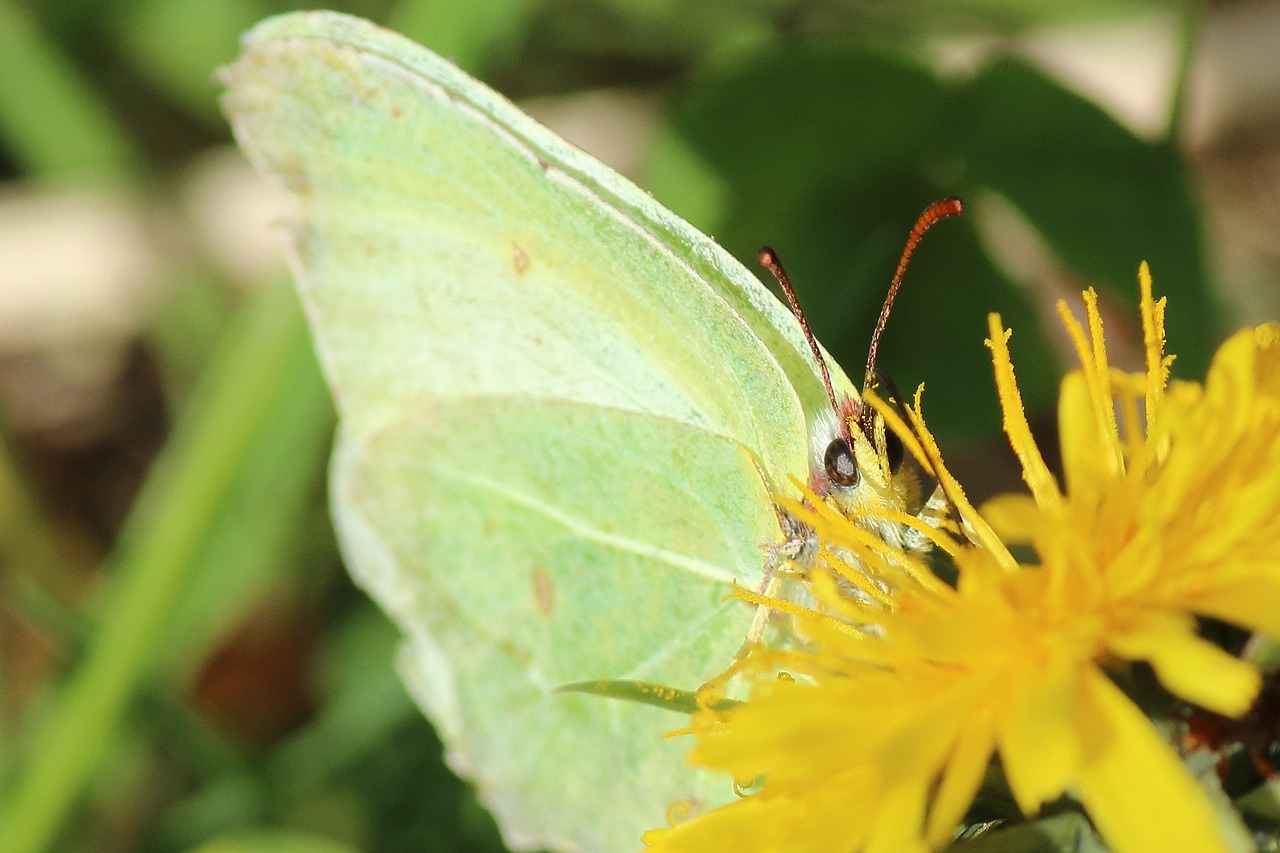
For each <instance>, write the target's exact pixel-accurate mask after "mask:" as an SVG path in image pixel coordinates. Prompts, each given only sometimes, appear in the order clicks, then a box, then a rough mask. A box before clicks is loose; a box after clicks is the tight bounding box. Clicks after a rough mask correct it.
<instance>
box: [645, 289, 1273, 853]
mask: <svg viewBox="0 0 1280 853" xmlns="http://www.w3.org/2000/svg"><path fill="white" fill-rule="evenodd" d="M1139 280H1140V284H1141V288H1142V301H1141V311H1142V317H1143V328H1144V332H1145V335H1144V337H1145V344H1146V370H1145V372H1143V373H1140V374H1126V373H1123V372H1120V371H1118V370H1115V369H1113V368H1111V367H1110V366H1109V365H1108V363H1107V353H1106V348H1105V345H1104V342H1103V338H1102V321H1101V318H1100V316H1099V314H1098V311H1097V306H1096V297H1095V296H1094V294H1093V293H1092V291H1089V292H1086V293H1085V296H1084V300H1085V309H1086V314H1087V317H1088V322H1087V331H1086V329H1084V328H1081V327H1080V326H1079V325H1078V324H1077V323H1076V322H1075V321H1074V320H1072V319H1071V317H1070V315H1069V314H1068V313H1067V311H1066V309H1065V306H1060V310H1061V312H1062V314H1063V317H1064V320H1065V321H1066V323H1067V327H1068V331H1069V332H1070V333H1071V335H1072V338H1073V340H1074V341H1075V342H1076V346H1077V349H1078V352H1079V354H1080V358H1081V365H1082V366H1081V368H1080V369H1079V370H1077V371H1073V372H1072V373H1071V374H1070V375H1068V376H1067V377H1066V379H1065V380H1064V382H1063V384H1062V393H1061V398H1060V409H1059V417H1060V427H1061V434H1062V455H1063V466H1064V475H1065V476H1064V479H1065V489H1064V488H1061V487H1060V486H1059V484H1058V483H1057V482H1056V480H1055V478H1054V477H1053V475H1052V474H1051V473H1050V472H1049V470H1048V468H1047V466H1046V465H1045V463H1044V460H1043V458H1042V456H1041V454H1040V451H1039V448H1038V447H1037V446H1036V444H1035V442H1034V441H1033V439H1032V437H1031V432H1030V429H1029V428H1028V426H1027V423H1026V419H1025V416H1024V414H1023V410H1022V405H1021V399H1020V396H1019V393H1018V390H1017V386H1016V383H1015V382H1014V376H1013V367H1012V364H1011V362H1010V359H1009V353H1008V349H1007V340H1008V337H1009V333H1008V332H1007V331H1005V330H1004V328H1003V327H1002V325H1001V323H1000V320H999V318H998V317H996V316H994V315H993V316H992V317H991V321H990V329H991V338H990V340H989V341H988V344H989V346H990V347H991V350H992V355H993V361H994V365H995V371H996V379H997V386H998V388H999V392H1000V399H1001V404H1002V408H1003V411H1004V417H1005V429H1006V432H1007V433H1008V435H1009V438H1010V442H1011V444H1012V446H1013V449H1014V451H1015V453H1016V454H1017V456H1018V458H1019V460H1020V462H1021V464H1022V467H1023V472H1024V479H1025V480H1026V482H1027V484H1028V486H1029V488H1030V492H1031V494H1030V495H1029V496H1006V497H1003V498H1000V499H997V500H996V501H994V502H992V503H990V504H988V505H987V506H986V507H984V512H983V514H979V513H978V512H977V511H976V510H975V509H974V508H973V507H972V506H971V505H970V504H969V502H968V501H967V500H966V498H965V496H964V493H963V490H962V489H961V488H960V485H959V484H958V483H957V482H955V480H954V478H952V476H951V475H950V474H949V473H948V472H947V470H946V468H945V467H944V466H943V464H942V460H941V458H940V456H939V453H938V450H937V447H936V445H935V443H934V441H933V438H932V436H931V435H930V434H929V433H928V432H927V430H925V428H924V425H923V422H922V421H921V420H920V418H919V416H918V410H919V395H918V394H917V398H916V405H915V407H914V409H908V410H907V417H908V419H909V420H910V421H911V422H912V423H911V428H910V429H908V428H907V427H906V426H905V425H904V424H902V423H901V421H900V420H899V419H898V418H897V417H896V415H895V414H894V413H893V412H892V411H891V410H888V409H886V408H884V407H882V406H878V407H879V408H880V410H881V412H882V413H883V414H884V415H885V417H886V419H888V420H889V421H890V422H893V423H894V425H895V428H896V431H897V432H898V434H899V435H900V436H901V437H902V438H903V440H904V443H906V444H907V445H908V447H909V449H910V450H911V452H913V453H914V454H915V455H916V457H917V458H918V459H920V460H921V461H922V462H923V463H924V464H925V465H927V466H928V467H929V468H930V469H931V470H933V471H934V472H936V474H937V475H938V478H939V481H940V483H941V485H942V487H943V488H944V489H945V491H946V493H947V496H948V498H949V499H950V501H951V503H952V505H953V506H954V507H955V510H956V513H957V515H958V517H959V519H960V520H961V522H962V525H963V529H964V531H965V532H964V534H963V536H961V535H959V534H958V530H957V531H953V533H952V535H945V534H942V533H938V532H935V531H931V530H929V529H928V528H927V527H925V526H924V525H919V524H918V523H917V529H921V531H922V532H923V533H926V534H927V535H930V536H931V537H932V538H933V539H934V540H935V543H936V545H937V546H938V547H939V548H941V549H943V550H945V551H946V552H947V553H948V554H949V555H950V556H951V558H952V560H953V561H954V563H955V565H956V568H957V571H958V581H957V583H956V586H955V587H951V586H948V585H946V584H944V583H942V582H940V581H939V580H938V579H937V578H935V577H934V576H933V575H932V574H931V573H930V572H929V571H928V569H927V568H926V567H925V566H923V565H922V564H921V563H919V562H918V561H917V560H915V559H914V558H912V557H911V556H910V555H908V554H905V553H903V552H901V551H895V550H893V549H892V548H890V547H888V546H886V545H885V544H884V543H883V542H880V541H879V540H878V539H875V538H874V537H872V536H871V535H870V534H868V533H866V532H865V531H863V530H862V529H861V528H859V527H858V526H856V525H854V524H851V523H849V522H848V521H847V520H845V519H844V518H843V517H842V516H840V515H838V514H837V513H834V512H830V511H827V510H825V509H824V508H823V507H822V506H821V504H820V502H817V501H811V502H810V504H809V505H807V506H800V505H796V506H793V507H790V509H791V510H792V511H793V512H794V513H795V514H796V515H797V516H799V517H801V518H802V520H804V521H805V522H806V523H808V524H810V525H811V526H812V527H813V529H814V530H815V532H816V533H817V536H818V538H819V541H820V543H821V546H822V550H821V554H820V556H819V558H818V565H819V568H820V569H826V570H827V571H822V570H819V571H814V572H811V573H810V575H811V577H812V581H811V583H812V587H813V590H812V591H813V595H814V597H815V599H816V600H817V601H818V602H819V608H818V609H816V610H813V611H806V610H801V609H798V608H797V607H796V606H795V605H794V604H791V603H789V602H778V601H770V600H768V599H763V598H762V597H761V596H757V595H755V594H753V593H750V592H746V591H742V590H739V591H738V592H737V594H738V596H739V597H740V598H743V599H746V600H748V601H755V602H757V603H765V604H771V605H773V606H776V607H778V609H782V610H785V611H787V612H790V613H793V614H795V619H796V628H797V632H798V633H799V634H800V635H801V636H802V637H803V638H804V642H802V643H797V644H796V645H795V646H794V647H791V648H784V649H759V650H756V651H755V652H754V653H753V654H752V655H750V657H749V658H748V659H747V660H746V662H745V664H744V674H745V675H746V677H747V679H748V680H749V682H750V684H751V693H750V699H749V701H746V702H744V703H742V704H739V705H736V706H733V707H731V708H729V709H727V710H715V709H712V708H710V706H708V708H707V709H706V710H701V711H699V712H697V713H696V714H694V716H693V718H692V720H691V724H690V731H691V733H692V734H694V735H695V736H696V738H697V743H696V745H695V746H694V748H693V750H692V752H691V755H690V758H691V760H692V761H693V762H695V763H697V764H700V765H703V766H706V767H710V768H714V769H718V770H721V771H724V772H727V773H730V774H732V776H733V777H734V778H735V779H738V780H740V781H744V782H753V783H754V784H755V785H756V786H757V787H756V788H755V790H754V791H753V792H752V793H750V794H748V795H746V796H744V797H742V798H741V799H739V800H738V801H737V802H734V803H732V804H730V805H728V806H726V807H724V808H721V809H717V810H714V811H711V812H708V813H706V814H703V815H700V816H698V817H695V818H693V819H691V820H688V821H686V822H684V823H681V824H678V825H676V826H674V827H672V828H670V829H664V830H656V831H653V832H650V833H648V834H647V835H646V837H645V841H646V843H648V844H650V845H651V846H652V848H653V849H654V850H659V851H684V850H687V851H699V853H701V851H708V850H729V849H735V850H738V849H741V850H756V851H784V850H785V851H810V850H813V851H819V850H820V851H893V853H897V852H898V851H909V850H927V849H937V848H939V847H942V846H944V845H945V844H946V843H947V842H948V841H949V840H950V839H951V837H952V835H953V833H954V831H955V829H956V827H957V826H958V824H959V823H960V822H961V820H962V819H963V817H964V815H965V812H966V811H967V809H968V808H969V806H970V805H971V803H972V801H973V798H974V795H975V792H976V791H977V789H978V786H979V783H980V782H981V781H982V779H983V776H984V774H985V773H986V772H987V768H988V766H989V764H990V762H991V758H992V756H993V755H998V756H999V758H1000V766H1001V767H1002V768H1003V771H1004V775H1005V777H1006V779H1007V782H1008V785H1009V789H1010V791H1011V792H1012V794H1013V796H1014V798H1015V800H1016V801H1017V803H1018V805H1019V807H1020V808H1021V809H1022V811H1023V812H1024V813H1026V814H1028V815H1033V814H1035V813H1036V812H1037V811H1038V809H1039V808H1040V807H1041V806H1042V805H1043V804H1044V803H1046V802H1049V801H1051V800H1055V799H1057V798H1059V797H1060V796H1062V795H1063V794H1068V795H1070V796H1072V797H1074V798H1075V799H1076V800H1078V801H1079V802H1080V803H1081V804H1082V806H1083V807H1084V809H1085V810H1086V811H1087V813H1088V814H1089V816H1090V817H1091V818H1092V820H1093V822H1094V824H1095V825H1096V826H1097V827H1098V829H1099V830H1100V832H1101V833H1102V835H1103V836H1104V838H1105V839H1106V841H1107V842H1108V844H1109V845H1110V846H1111V847H1112V849H1114V850H1116V851H1119V853H1125V851H1148V850H1204V851H1212V850H1225V849H1227V839H1226V833H1227V831H1228V829H1227V828H1225V827H1224V826H1223V825H1222V824H1221V822H1220V820H1219V818H1218V816H1217V815H1216V814H1215V812H1214V809H1213V806H1212V804H1211V803H1210V801H1209V799H1208V797H1207V796H1206V794H1205V793H1204V791H1203V790H1202V789H1201V788H1200V786H1199V784H1198V783H1197V782H1196V780H1195V779H1194V778H1193V777H1192V776H1191V774H1190V773H1189V772H1188V771H1187V770H1186V769H1185V767H1184V765H1183V764H1182V762H1181V761H1180V759H1179V758H1178V756H1177V754H1176V753H1175V752H1174V750H1173V749H1172V748H1171V747H1170V746H1169V745H1168V743H1167V741H1166V739H1165V738H1164V737H1163V736H1162V735H1161V733H1160V732H1159V730H1158V729H1157V728H1156V727H1155V726H1154V725H1153V724H1152V723H1151V722H1150V721H1149V720H1148V719H1147V717H1146V716H1145V715H1144V714H1143V712H1142V711H1141V710H1140V709H1139V708H1138V707H1137V706H1136V705H1135V704H1134V703H1133V701H1132V700H1131V699H1129V698H1128V696H1126V694H1125V693H1124V692H1123V691H1122V690H1121V689H1120V687H1119V686H1117V684H1116V682H1115V681H1113V679H1112V677H1111V676H1110V675H1109V674H1108V672H1107V670H1106V667H1107V666H1109V665H1112V664H1115V663H1116V662H1119V661H1126V660H1128V661H1135V660H1138V661H1146V662H1149V663H1150V664H1151V666H1152V668H1153V670H1154V672H1155V673H1156V675H1157V677H1158V678H1159V679H1160V681H1161V682H1162V684H1163V685H1164V686H1165V688H1166V689H1168V690H1169V691H1170V692H1171V693H1172V694H1174V695H1176V696H1179V697H1182V698H1184V699H1186V700H1188V701H1191V702H1194V703H1196V704H1198V705H1201V706H1203V707H1206V708H1209V709H1212V710H1215V711H1218V712H1221V713H1224V714H1228V715H1235V716H1238V715H1240V714H1242V713H1243V712H1244V711H1245V710H1247V708H1248V707H1249V705H1250V703H1251V702H1252V701H1253V698H1254V696H1255V694H1256V692H1257V690H1258V685H1259V677H1258V674H1257V672H1256V671H1255V669H1254V668H1253V667H1252V666H1251V665H1249V664H1247V663H1244V662H1242V661H1240V660H1238V659H1237V658H1234V657H1232V656H1230V655H1228V654H1227V653H1225V652H1223V651H1222V650H1220V649H1219V648H1218V647H1216V646H1214V645H1212V644H1210V643H1208V642H1207V641H1205V640H1203V639H1201V638H1200V637H1198V636H1197V633H1196V622H1195V618H1194V614H1203V615H1209V616H1214V617H1216V618H1219V619H1223V620H1226V621H1228V622H1231V623H1233V624H1236V625H1239V626H1241V627H1244V628H1249V629H1253V630H1259V631H1263V632H1266V633H1269V634H1271V635H1273V636H1280V607H1277V603H1280V326H1278V325H1276V324H1267V325H1264V326H1260V327H1258V328H1256V329H1249V330H1245V331H1243V332H1241V333H1239V334H1237V335H1236V336H1234V337H1233V338H1231V339H1230V340H1228V341H1227V342H1226V343H1225V344H1224V345H1223V346H1222V348H1221V349H1220V350H1219V352H1218V354H1217V356H1216V358H1215V359H1214V362H1213V365H1212V367H1211V368H1210V371H1209V374H1208V377H1207V378H1206V381H1205V383H1204V385H1203V386H1201V385H1199V384H1195V383H1186V382H1174V383H1172V384H1170V383H1169V382H1168V380H1167V374H1168V364H1169V361H1170V359H1167V358H1166V357H1165V356H1164V354H1163V345H1164V329H1163V325H1164V323H1163V315H1164V300H1161V301H1159V302H1155V301H1153V300H1152V298H1151V284H1150V276H1149V274H1148V272H1147V269H1146V266H1145V265H1143V267H1142V269H1141V271H1140V273H1139ZM877 405H878V404H877ZM1117 412H1119V415H1117ZM913 436H919V441H917V440H916V439H915V438H914V437H913ZM814 507H816V508H814ZM896 520H900V521H905V519H902V518H898V519H896ZM1001 537H1003V539H1002V538H1001ZM1006 542H1007V543H1019V544H1029V545H1030V546H1031V548H1032V549H1033V550H1034V553H1035V555H1036V560H1035V562H1032V563H1029V564H1021V565H1020V564H1019V563H1017V562H1016V561H1015V559H1014V558H1013V556H1012V555H1011V553H1010V551H1009V549H1008V547H1007V545H1006ZM850 556H852V557H854V558H856V559H857V561H858V563H859V564H860V566H861V567H860V569H859V570H857V571H855V570H853V569H851V568H850V567H849V565H848V558H849V557H850ZM864 573H865V574H866V575H870V576H871V577H873V578H875V579H876V580H877V581H879V583H875V582H868V581H867V580H866V577H865V576H864ZM848 584H854V585H857V586H860V587H862V588H864V589H866V590H868V592H869V594H868V596H866V597H865V598H866V601H865V602H860V601H856V600H854V599H853V598H852V597H850V596H848V595H847V594H845V593H844V592H842V587H844V586H847V585H848ZM883 589H891V590H893V592H892V593H891V594H888V595H886V594H884V593H883V592H881V591H880V590H883ZM868 625H874V626H875V627H874V628H873V629H866V628H859V627H857V626H868Z"/></svg>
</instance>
